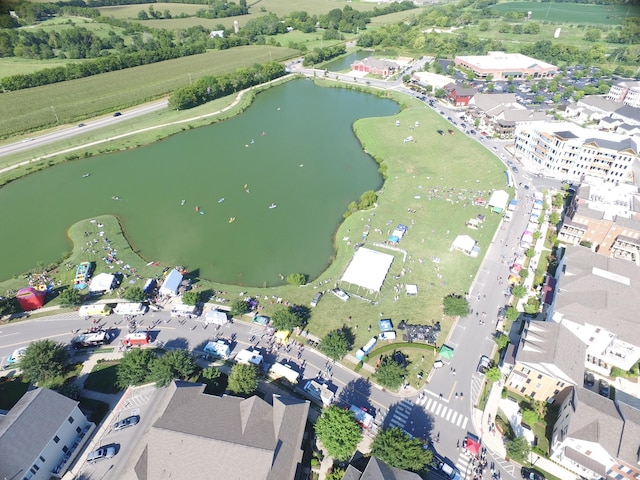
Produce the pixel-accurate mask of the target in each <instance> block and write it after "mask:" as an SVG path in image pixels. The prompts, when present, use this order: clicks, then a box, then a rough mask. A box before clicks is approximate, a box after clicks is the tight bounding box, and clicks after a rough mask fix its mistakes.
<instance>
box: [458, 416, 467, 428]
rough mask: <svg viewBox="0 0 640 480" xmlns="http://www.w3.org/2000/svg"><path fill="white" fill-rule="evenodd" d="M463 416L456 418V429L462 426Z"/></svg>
mask: <svg viewBox="0 0 640 480" xmlns="http://www.w3.org/2000/svg"><path fill="white" fill-rule="evenodd" d="M464 418H465V417H464V415H460V416H459V417H458V421H457V422H456V427H459V426H460V425H462V421H463V420H464Z"/></svg>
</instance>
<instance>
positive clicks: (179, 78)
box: [0, 46, 297, 137]
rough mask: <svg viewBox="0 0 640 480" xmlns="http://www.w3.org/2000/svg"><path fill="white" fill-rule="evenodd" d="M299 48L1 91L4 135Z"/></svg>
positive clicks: (181, 61) (217, 54)
mask: <svg viewBox="0 0 640 480" xmlns="http://www.w3.org/2000/svg"><path fill="white" fill-rule="evenodd" d="M296 53H297V51H296V50H291V49H288V48H278V47H273V46H248V47H239V48H234V49H231V50H216V51H211V52H207V53H203V54H200V55H192V56H189V57H182V58H178V59H175V60H167V61H164V62H159V63H154V64H151V65H144V66H140V67H134V68H129V69H126V70H120V71H116V72H109V73H104V74H101V75H95V76H92V77H87V78H81V79H78V80H71V81H68V82H61V83H54V84H51V85H45V86H42V87H35V88H29V89H26V90H18V91H15V92H7V93H5V94H3V95H0V111H2V112H3V115H2V117H1V118H0V137H9V136H11V135H15V134H17V133H19V132H26V131H30V130H36V129H42V128H46V127H49V126H53V125H55V123H56V119H55V115H54V111H55V114H57V116H58V118H59V123H60V124H65V123H71V122H74V121H77V120H79V119H82V118H87V117H90V116H95V115H99V114H103V113H106V112H110V111H113V110H120V109H122V108H124V107H127V106H132V105H138V104H140V103H143V102H144V101H146V100H150V99H153V98H158V97H161V96H163V95H168V94H169V93H170V92H171V91H173V90H174V89H176V88H178V87H182V86H184V85H188V84H189V82H190V81H193V80H196V79H197V78H200V77H202V76H205V75H220V74H224V73H227V72H231V71H233V70H236V69H237V68H240V67H248V66H251V65H253V64H255V63H265V62H268V61H269V59H273V60H274V61H279V60H284V59H286V58H290V57H292V56H294V55H296Z"/></svg>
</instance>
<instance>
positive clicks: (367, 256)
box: [341, 247, 393, 292]
mask: <svg viewBox="0 0 640 480" xmlns="http://www.w3.org/2000/svg"><path fill="white" fill-rule="evenodd" d="M392 263H393V255H389V254H387V253H382V252H377V251H375V250H369V249H368V248H364V247H361V248H359V249H358V251H357V252H356V253H355V255H354V256H353V259H352V260H351V263H350V264H349V266H348V267H347V270H346V271H345V272H344V275H343V276H342V279H341V281H343V282H346V283H350V284H352V285H357V286H359V287H363V288H366V289H367V290H373V291H374V292H380V289H381V288H382V284H383V283H384V279H385V278H386V276H387V273H389V268H391V264H392Z"/></svg>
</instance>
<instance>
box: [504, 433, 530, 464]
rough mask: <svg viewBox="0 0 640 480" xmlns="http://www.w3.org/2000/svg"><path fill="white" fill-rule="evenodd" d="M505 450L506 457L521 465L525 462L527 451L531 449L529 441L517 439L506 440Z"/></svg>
mask: <svg viewBox="0 0 640 480" xmlns="http://www.w3.org/2000/svg"><path fill="white" fill-rule="evenodd" d="M505 448H506V450H507V457H509V458H511V459H512V460H515V461H516V462H518V463H522V462H524V461H525V460H527V457H528V456H529V451H530V449H531V447H530V445H529V441H528V440H527V439H526V438H524V437H517V438H516V439H514V440H507V441H506V442H505Z"/></svg>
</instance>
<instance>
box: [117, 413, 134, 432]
mask: <svg viewBox="0 0 640 480" xmlns="http://www.w3.org/2000/svg"><path fill="white" fill-rule="evenodd" d="M139 421H140V415H131V416H130V417H127V418H124V419H122V420H120V421H119V422H116V423H114V424H113V429H114V430H115V431H118V430H122V429H124V428H127V427H133V426H134V425H137V424H138V422H139Z"/></svg>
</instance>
